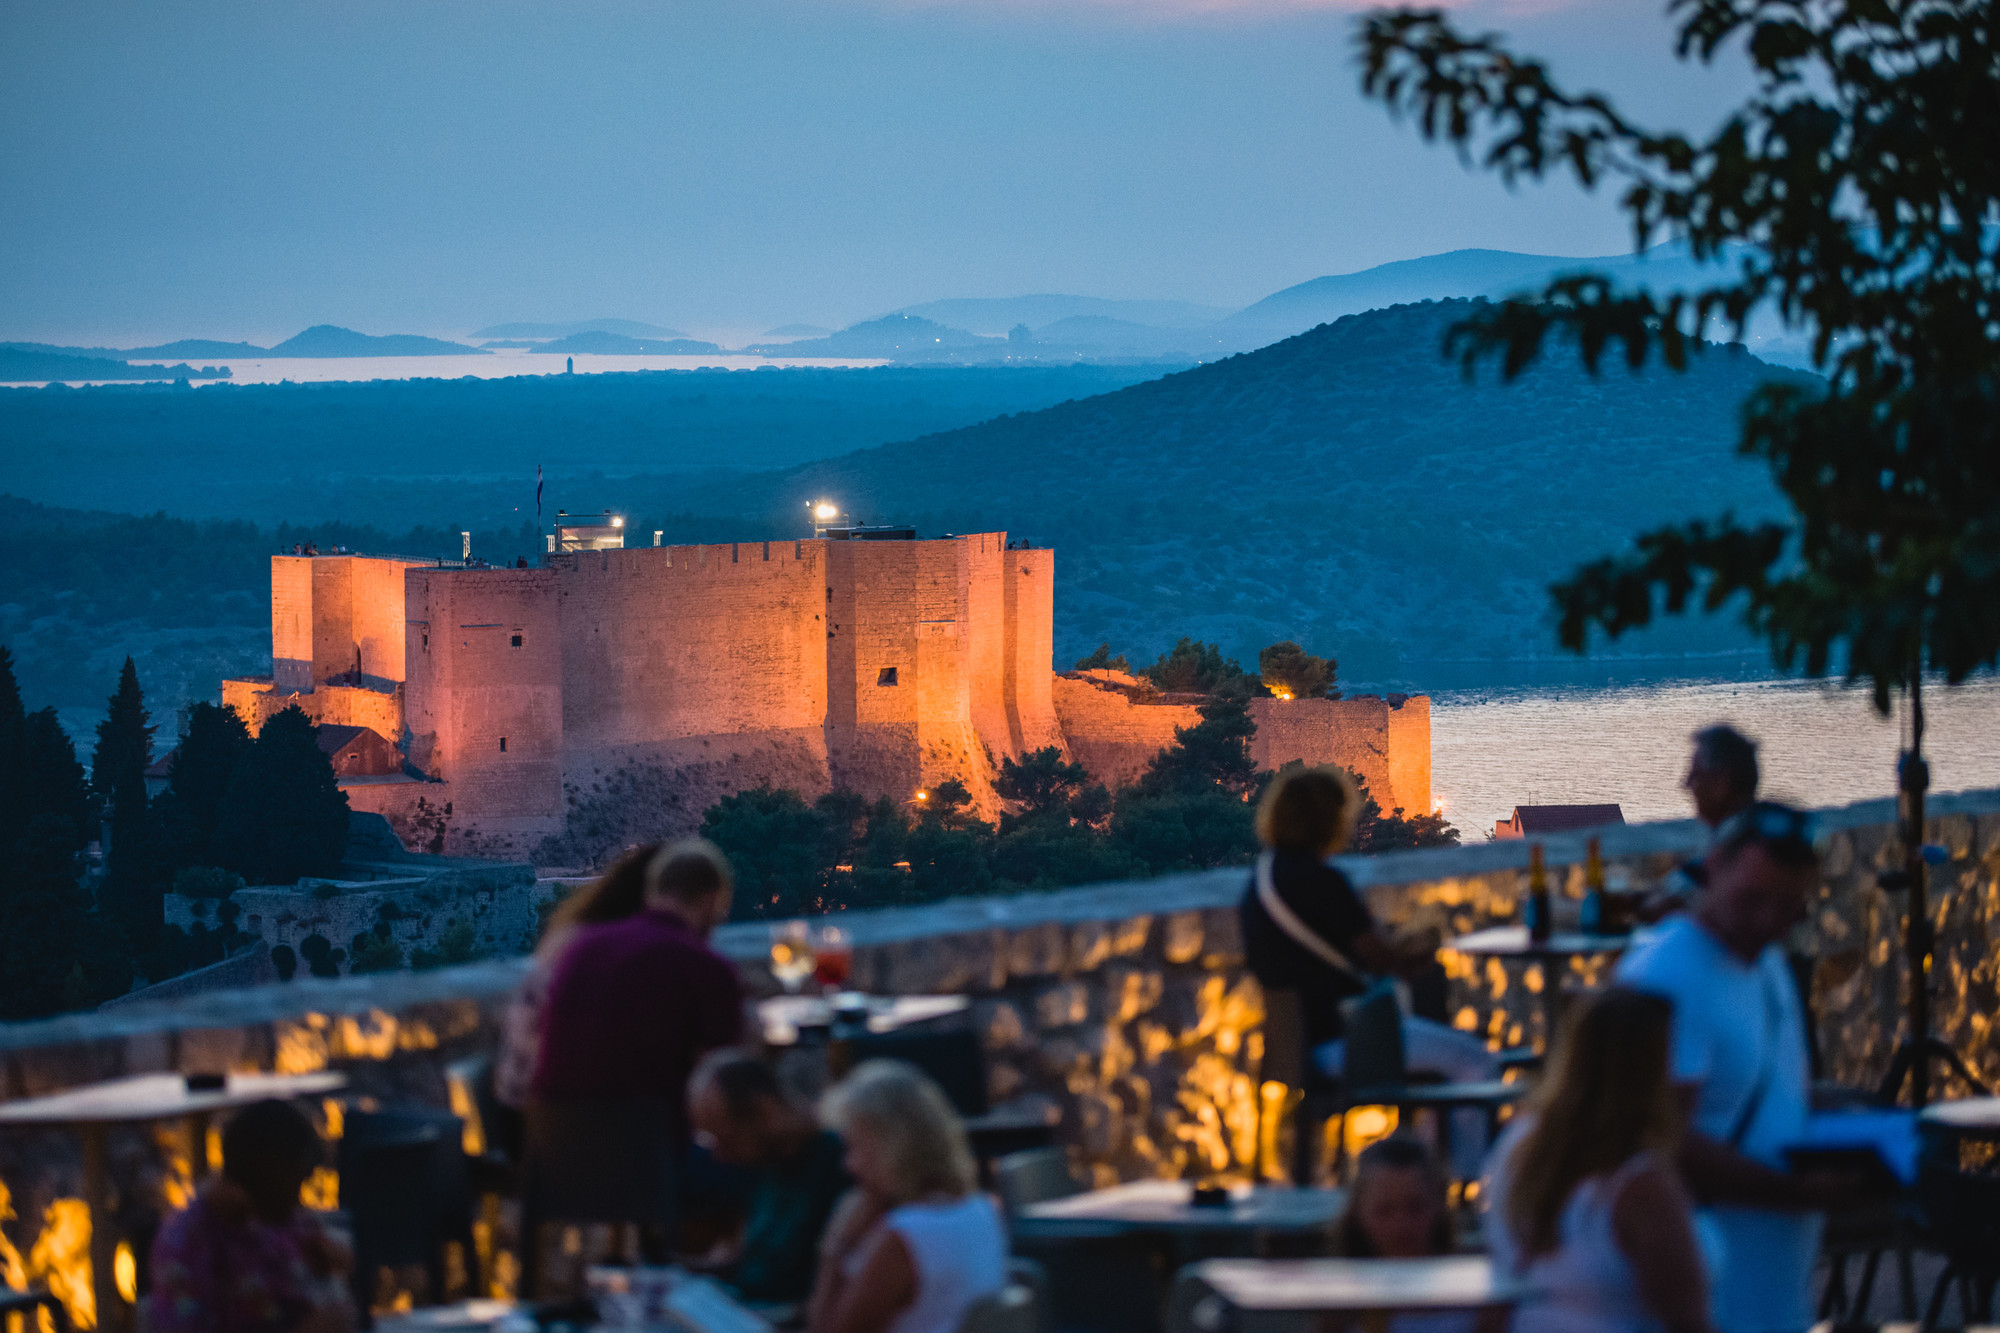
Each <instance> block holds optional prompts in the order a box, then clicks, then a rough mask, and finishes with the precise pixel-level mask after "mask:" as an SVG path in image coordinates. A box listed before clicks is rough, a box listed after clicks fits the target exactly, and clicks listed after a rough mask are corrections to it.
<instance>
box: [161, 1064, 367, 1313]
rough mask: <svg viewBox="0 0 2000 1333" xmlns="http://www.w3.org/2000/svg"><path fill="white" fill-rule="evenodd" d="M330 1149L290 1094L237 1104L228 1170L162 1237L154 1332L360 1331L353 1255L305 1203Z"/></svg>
mask: <svg viewBox="0 0 2000 1333" xmlns="http://www.w3.org/2000/svg"><path fill="white" fill-rule="evenodd" d="M325 1155H326V1148H325V1144H323V1143H322V1142H321V1141H320V1137H319V1133H318V1131H317V1130H315V1129H314V1128H313V1125H312V1122H311V1121H310V1120H308V1119H306V1117H305V1114H304V1113H303V1112H301V1111H300V1110H299V1109H298V1108H297V1107H296V1106H293V1105H291V1104H290V1103H289V1102H279V1101H266V1102H257V1103H255V1104H253V1105H250V1106H246V1107H244V1108H243V1109H242V1110H241V1111H238V1112H237V1113H236V1115H235V1117H234V1118H233V1119H231V1120H230V1122H229V1124H228V1125H227V1126H226V1127H225V1128H224V1129H223V1131H222V1175H221V1176H220V1178H218V1179H217V1180H215V1181H213V1182H212V1183H210V1184H209V1185H208V1186H206V1187H205V1188H204V1189H203V1190H202V1191H201V1192H200V1193H199V1194H197V1195H196V1196H195V1199H194V1202H193V1203H191V1204H189V1205H188V1206H187V1207H186V1208H184V1209H182V1210H181V1211H180V1212H178V1213H175V1214H174V1215H172V1216H171V1217H169V1218H168V1219H167V1220H166V1222H165V1224H164V1225H163V1226H162V1227H161V1229H160V1234H159V1237H158V1238H157V1239H156V1240H155V1241H154V1242H153V1262H152V1288H151V1290H150V1291H149V1292H148V1293H147V1294H146V1297H145V1303H144V1315H145V1323H144V1327H145V1328H146V1329H147V1330H148V1333H351V1330H352V1329H353V1328H354V1324H355V1317H354V1305H353V1302H352V1300H351V1298H350V1297H349V1295H348V1290H347V1284H346V1282H345V1280H344V1276H345V1274H346V1272H347V1270H348V1269H349V1268H350V1267H351V1266H352V1263H353V1259H352V1256H351V1255H350V1254H349V1253H348V1252H347V1249H346V1247H345V1246H343V1245H341V1244H340V1243H339V1242H338V1241H335V1240H334V1239H333V1238H331V1237H330V1236H328V1235H327V1234H326V1232H325V1231H324V1230H323V1229H321V1227H320V1224H319V1219H318V1218H316V1217H315V1216H313V1214H312V1213H310V1212H308V1211H306V1210H305V1209H304V1208H302V1207H300V1205H299V1190H300V1188H301V1187H302V1186H303V1185H304V1184H305V1182H306V1181H307V1180H308V1179H310V1178H311V1176H312V1173H313V1169H314V1168H315V1167H318V1166H320V1165H321V1164H322V1163H323V1162H324V1160H325Z"/></svg>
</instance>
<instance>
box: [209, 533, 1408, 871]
mask: <svg viewBox="0 0 2000 1333" xmlns="http://www.w3.org/2000/svg"><path fill="white" fill-rule="evenodd" d="M623 537H624V531H623V527H622V523H621V522H620V521H617V520H613V519H610V518H609V517H608V516H607V518H606V520H604V521H603V522H600V523H597V524H594V525H590V526H582V525H574V524H568V525H565V524H559V525H558V528H557V533H556V535H555V536H553V537H551V538H550V541H549V545H550V548H551V549H550V551H549V553H548V554H547V555H545V556H544V557H543V558H542V562H541V563H540V564H539V565H537V566H535V567H516V568H492V567H483V566H480V565H478V564H477V563H476V562H472V561H462V562H457V563H446V562H440V561H435V560H429V561H419V560H412V559H403V558H397V557H393V556H362V555H344V554H343V555H279V556H274V557H272V560H271V657H272V674H271V675H270V676H268V677H253V678H241V679H235V680H228V681H224V682H223V702H224V703H225V704H228V705H230V706H232V707H234V708H235V709H236V710H237V711H238V712H239V713H241V714H242V715H243V716H244V718H245V720H246V721H247V722H248V723H249V724H250V725H251V726H252V728H253V729H254V728H255V727H257V726H259V725H261V723H262V720H263V719H264V718H265V717H268V716H269V715H270V714H271V713H273V712H276V711H277V710H279V709H282V708H284V707H285V706H286V705H288V704H297V705H299V706H300V707H301V708H303V709H304V710H305V711H306V712H307V713H308V714H309V715H311V716H312V717H313V718H314V719H315V720H317V721H319V722H322V723H334V724H341V725H347V726H358V727H367V728H369V729H371V730H373V731H376V732H378V733H380V734H381V735H382V736H383V737H385V738H386V739H388V740H389V741H391V742H393V743H394V745H395V747H396V750H397V751H399V752H400V761H399V763H398V766H397V771H391V772H375V773H343V774H342V775H341V786H342V788H343V789H344V790H346V792H347V794H348V799H349V801H350V802H351V804H352V805H353V807H354V808H355V809H358V810H373V811H377V812H379V813H381V814H383V815H385V816H387V817H388V819H389V821H390V823H391V824H392V825H394V826H395V827H396V829H397V831H398V832H399V833H401V834H402V835H403V837H404V838H405V839H406V841H409V842H411V843H412V844H413V845H417V844H428V845H430V846H432V847H434V848H435V849H437V850H451V851H455V852H457V851H463V852H471V853H480V854H508V855H516V856H519V855H536V854H537V849H538V848H539V849H541V854H542V855H543V857H544V859H546V857H547V856H548V855H549V854H550V852H549V849H550V847H551V846H553V845H554V844H551V843H549V842H548V841H546V840H549V839H556V838H560V837H562V835H564V834H565V832H566V831H569V830H570V828H571V825H572V824H574V823H578V822H588V823H590V824H591V825H592V826H593V829H594V831H595V832H594V840H595V842H596V843H598V844H603V843H604V842H605V841H606V840H607V838H608V839H610V840H611V841H612V842H613V843H615V844H616V845H623V842H621V841H619V839H620V838H621V837H622V838H623V841H639V840H641V839H642V838H646V837H657V836H662V835H670V834H676V833H686V832H690V831H692V829H693V828H695V827H696V826H698V824H699V822H700V818H701V812H702V811H703V810H704V809H706V808H707V807H708V806H709V805H711V804H713V802H714V801H715V800H717V799H719V798H720V797H722V796H724V795H728V794H730V793H732V792H736V791H741V790H744V789H747V788H750V787H755V786H758V785H760V784H764V783H768V784H770V785H772V786H774V787H788V788H792V789H794V790H797V791H799V792H800V793H802V794H803V795H805V796H806V797H807V799H811V798H812V797H813V796H814V795H816V794H818V793H822V792H825V791H827V790H828V789H830V788H834V787H845V788H849V789H852V790H855V791H858V792H860V793H862V794H863V795H865V796H868V797H870V798H874V797H879V796H889V797H892V798H896V799H901V800H912V799H915V794H916V793H917V792H919V791H923V790H927V789H928V788H930V787H932V786H935V785H936V784H938V783H939V782H942V781H943V780H945V779H946V778H957V779H959V780H960V781H962V782H963V783H964V784H965V785H966V787H967V788H968V789H969V790H970V791H971V792H972V794H973V799H974V804H975V806H976V807H977V808H978V809H979V811H980V812H981V813H982V814H984V815H986V816H987V817H989V818H990V817H992V816H993V815H994V814H995V813H996V812H997V807H998V801H997V798H996V797H995V795H994V792H993V776H994V773H995V772H996V770H997V767H998V765H999V762H1000V760H1001V759H1002V758H1016V759H1018V758H1019V757H1021V756H1022V755H1023V754H1025V753H1027V752H1028V751H1031V750H1035V749H1039V748H1042V747H1045V746H1055V747H1057V748H1058V749H1060V750H1062V752H1063V753H1064V754H1065V755H1068V756H1070V757H1073V758H1075V759H1077V760H1078V761H1080V762H1082V763H1083V764H1084V765H1085V766H1086V767H1087V768H1089V769H1090V770H1091V772H1092V774H1093V775H1094V776H1096V777H1098V778H1100V779H1102V780H1104V781H1106V782H1109V783H1111V784H1113V785H1117V784H1118V783H1120V782H1121V781H1129V780H1130V779H1131V778H1132V777H1133V776H1135V775H1136V774H1137V773H1138V772H1139V771H1141V770H1143V768H1144V766H1145V763H1146V761H1147V760H1149V759H1150V757H1151V756H1152V754H1154V753H1157V752H1158V750H1159V749H1160V748H1161V747H1162V746H1164V745H1167V744H1171V743H1172V741H1173V731H1174V728H1175V727H1177V726H1188V725H1192V724H1193V723H1194V722H1195V721H1197V720H1198V717H1197V715H1196V711H1195V707H1194V705H1192V704H1190V703H1186V702H1152V701H1149V700H1148V699H1147V698H1146V696H1145V695H1144V693H1143V692H1142V691H1137V690H1133V689H1131V688H1130V687H1129V686H1127V685H1126V683H1125V682H1123V681H1121V680H1118V679H1115V678H1110V677H1107V676H1106V675H1105V674H1104V673H1097V678H1095V679H1092V678H1089V677H1084V676H1078V675H1074V674H1072V675H1068V676H1060V677H1059V676H1057V675H1056V674H1055V673H1054V672H1053V671H1052V670H1051V657H1052V654H1053V611H1054V581H1055V553H1054V552H1053V551H1052V550H1049V549H1046V548H1040V549H1029V548H1027V547H1026V545H1025V544H1024V543H1014V542H1010V541H1009V540H1008V538H1007V534H1006V533H1004V532H985V533H974V534H970V535H961V536H949V537H941V538H936V539H919V538H918V537H917V536H916V534H915V533H914V532H912V531H911V530H909V529H906V528H865V527H833V528H823V529H821V530H820V535H818V536H815V537H813V538H806V539H797V540H778V541H755V542H732V543H726V544H718V545H706V546H673V545H655V546H650V547H635V548H626V547H625V546H624V544H623ZM657 540H658V536H657V535H656V537H655V541H657ZM1252 712H1253V716H1254V717H1256V719H1257V721H1258V728H1259V732H1258V741H1257V744H1256V747H1255V748H1256V751H1257V758H1258V761H1259V762H1260V763H1262V764H1265V765H1268V766H1275V765H1276V764H1278V763H1282V762H1284V761H1285V760H1287V759H1292V758H1299V759H1305V760H1306V761H1308V762H1313V763H1323V762H1340V763H1344V764H1346V765H1347V766H1348V767H1350V768H1353V769H1355V770H1356V771H1357V772H1360V773H1361V774H1362V776H1363V777H1364V778H1366V779H1367V780H1368V782H1369V785H1370V788H1371V790H1373V791H1374V792H1375V793H1376V796H1377V799H1378V800H1379V801H1380V802H1381V804H1382V805H1383V807H1384V808H1385V809H1387V808H1390V807H1391V806H1402V807H1404V808H1406V809H1409V810H1412V811H1416V810H1428V809H1429V808H1430V709H1429V700H1428V699H1424V698H1422V697H1421V696H1417V697H1411V698H1408V699H1404V698H1402V697H1399V696H1391V697H1390V699H1388V700H1382V699H1376V698H1370V697H1364V698H1362V699H1356V700H1341V701H1327V700H1319V701H1305V700H1301V701H1296V702H1287V701H1280V700H1275V699H1261V700H1258V701H1256V702H1255V703H1254V704H1253V705H1252ZM556 855H560V853H556Z"/></svg>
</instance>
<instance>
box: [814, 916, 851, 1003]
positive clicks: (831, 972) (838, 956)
mask: <svg viewBox="0 0 2000 1333" xmlns="http://www.w3.org/2000/svg"><path fill="white" fill-rule="evenodd" d="M813 934H814V939H813V946H812V947H813V957H814V958H815V959H816V960H817V965H816V966H815V967H814V968H813V979H814V980H815V981H817V982H819V984H820V985H821V986H822V987H823V988H824V989H826V990H829V991H837V990H839V989H841V988H842V987H843V986H845V985H846V984H847V977H848V973H849V972H850V971H851V970H852V968H853V966H854V941H853V937H852V936H850V935H849V934H848V933H847V931H846V929H845V928H843V927H841V926H821V927H820V928H819V929H818V930H816V931H814V932H813Z"/></svg>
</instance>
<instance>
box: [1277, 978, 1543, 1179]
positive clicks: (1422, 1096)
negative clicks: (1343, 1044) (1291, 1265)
mask: <svg viewBox="0 0 2000 1333" xmlns="http://www.w3.org/2000/svg"><path fill="white" fill-rule="evenodd" d="M1341 1013H1342V1015H1343V1018H1344V1020H1345V1025H1346V1033H1347V1038H1346V1040H1347V1054H1346V1060H1345V1062H1344V1069H1343V1073H1342V1076H1341V1077H1340V1078H1339V1079H1338V1080H1335V1079H1329V1078H1327V1077H1326V1076H1325V1075H1323V1074H1321V1073H1320V1072H1319V1071H1318V1070H1317V1069H1316V1068H1315V1067H1314V1065H1313V1062H1312V1059H1311V1052H1310V1051H1308V1050H1307V1049H1306V1040H1305V1012H1304V1007H1303V1005H1302V1003H1301V1001H1300V998H1299V995H1298V993H1297V992H1296V991H1283V990H1273V991H1268V992H1266V993H1265V996H1264V1077H1265V1078H1266V1079H1271V1080H1275V1081H1277V1082H1280V1083H1284V1084H1287V1085H1288V1086H1290V1087H1292V1088H1294V1089H1297V1090H1298V1091H1300V1092H1301V1093H1303V1094H1304V1096H1303V1100H1302V1101H1301V1103H1300V1105H1299V1108H1298V1111H1297V1113H1296V1119H1295V1124H1296V1126H1297V1131H1296V1133H1295V1134H1294V1136H1293V1144H1292V1180H1293V1183H1294V1184H1299V1185H1304V1184H1309V1183H1311V1180H1312V1175H1313V1170H1312V1167H1313V1145H1314V1144H1315V1143H1316V1142H1317V1141H1318V1139H1319V1138H1320V1137H1321V1135H1322V1133H1323V1128H1322V1127H1323V1126H1324V1124H1325V1123H1326V1121H1328V1120H1331V1119H1336V1118H1338V1119H1342V1120H1344V1119H1345V1117H1346V1114H1347V1112H1348V1111H1350V1110H1352V1109H1353V1108H1355V1107H1357V1106H1393V1107H1395V1108H1396V1109H1397V1111H1398V1112H1399V1113H1401V1112H1407V1111H1412V1110H1420V1109H1430V1110H1436V1111H1440V1112H1443V1111H1450V1110H1453V1109H1455V1108H1458V1107H1477V1108H1479V1109H1482V1110H1484V1111H1485V1112H1486V1113H1487V1118H1488V1121H1489V1126H1490V1122H1491V1121H1493V1120H1494V1119H1496V1118H1497V1117H1498V1115H1499V1111H1500V1108H1501V1107H1502V1106H1506V1105H1508V1104H1509V1103H1511V1102H1514V1101H1517V1100H1519V1098H1520V1097H1521V1096H1522V1094H1523V1093H1524V1092H1525V1091H1526V1088H1525V1087H1524V1086H1523V1085H1521V1084H1518V1083H1502V1082H1498V1081H1495V1082H1490V1083H1487V1082H1482V1083H1436V1082H1413V1081H1411V1079H1410V1076H1409V1072H1408V1069H1407V1068H1406V1065H1405V1058H1404V1051H1403V1012H1402V1007H1401V1005H1400V1004H1399V1003H1398V1002H1397V999H1396V993H1395V990H1394V988H1393V987H1391V986H1387V985H1378V986H1376V987H1374V988H1373V989H1371V990H1369V991H1367V992H1366V993H1364V994H1362V995H1360V996H1357V997H1356V998H1355V999H1353V1000H1350V1001H1348V1002H1347V1003H1346V1004H1345V1005H1343V1006H1342V1007H1341ZM1441 1120H1442V1122H1443V1123H1444V1124H1445V1125H1446V1126H1447V1129H1446V1133H1447V1134H1448V1133H1449V1128H1448V1127H1449V1124H1450V1121H1449V1118H1448V1117H1441Z"/></svg>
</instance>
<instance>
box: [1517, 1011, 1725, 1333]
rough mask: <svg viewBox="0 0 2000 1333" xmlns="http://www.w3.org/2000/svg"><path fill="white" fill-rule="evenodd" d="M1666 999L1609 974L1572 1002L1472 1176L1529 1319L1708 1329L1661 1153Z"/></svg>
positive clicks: (1674, 1330) (1697, 1264)
mask: <svg viewBox="0 0 2000 1333" xmlns="http://www.w3.org/2000/svg"><path fill="white" fill-rule="evenodd" d="M1672 1022H1673V1004H1672V1002H1671V1001H1669V1000H1667V999H1666V998H1665V997H1663V996H1659V995H1650V994H1646V993H1644V992H1641V991H1635V990H1627V989H1624V988H1622V987H1614V988H1612V989H1610V990H1606V991H1603V992H1600V993H1599V994H1597V995H1595V996H1593V997H1591V998H1590V999H1589V1000H1587V1001H1585V1002H1584V1004H1583V1005H1582V1007H1581V1008H1580V1009H1579V1010H1578V1011H1577V1012H1576V1014H1575V1015H1574V1016H1573V1018H1572V1021H1571V1022H1570V1023H1569V1025H1568V1028H1567V1030H1566V1031H1565V1033H1564V1035H1563V1038H1562V1040H1561V1041H1560V1042H1559V1043H1558V1044H1557V1047H1556V1050H1555V1055H1554V1058H1553V1060H1552V1062H1551V1064H1550V1067H1549V1070H1548V1073H1547V1075H1546V1076H1545V1077H1544V1078H1543V1080H1542V1083H1541V1086H1540V1087H1539V1088H1537V1089H1536V1092H1535V1097H1534V1100H1533V1102H1532V1103H1531V1104H1530V1106H1529V1108H1528V1109H1527V1110H1526V1111H1525V1112H1524V1113H1523V1114H1521V1115H1519V1116H1516V1117H1515V1119H1514V1123H1513V1124H1512V1125H1510V1126H1509V1127H1508V1130H1507V1132H1506V1133H1505V1134H1504V1135H1502V1136H1501V1140H1500V1143H1499V1146H1498V1147H1497V1148H1496V1149H1495V1151H1494V1154H1493V1163H1492V1167H1491V1170H1490V1173H1489V1175H1488V1178H1487V1181H1486V1186H1485V1190H1484V1192H1483V1193H1484V1202H1485V1206H1486V1209H1487V1214H1488V1225H1487V1231H1488V1234H1489V1238H1490V1240H1491V1244H1492V1249H1493V1259H1494V1263H1495V1266H1496V1267H1498V1268H1500V1269H1501V1270H1502V1271H1504V1272H1508V1273H1511V1274H1513V1275H1514V1276H1516V1277H1519V1278H1520V1279H1521V1280H1522V1281H1523V1282H1524V1283H1526V1285H1527V1286H1528V1288H1529V1290H1530V1292H1531V1295H1530V1296H1529V1298H1528V1299H1527V1300H1526V1301H1525V1302H1524V1303H1523V1304H1522V1305H1521V1306H1520V1309H1519V1314H1518V1316H1517V1318H1518V1321H1519V1326H1520V1327H1522V1328H1532V1329H1535V1330H1536V1331H1537V1333H1654V1331H1655V1330H1665V1333H1712V1330H1713V1325H1712V1324H1711V1323H1710V1321H1709V1314H1708V1273H1707V1270H1706V1267H1705V1265H1704V1263H1703V1257H1702V1249H1701V1246H1700V1244H1699V1243H1698V1241H1697V1238H1696V1232H1695V1223H1694V1212H1693V1206H1692V1204H1691V1203H1690V1202H1689V1199H1688V1193H1687V1190H1686V1189H1685V1187H1684V1186H1683V1185H1682V1183H1681V1179H1680V1175H1679V1172H1678V1170H1677V1169H1676V1167H1675V1165H1674V1156H1675V1153H1676V1151H1677V1150H1678V1148H1679V1146H1680V1138H1681V1123H1682V1116H1681V1111H1680V1104H1679V1102H1678V1101H1677V1100H1676V1098H1675V1095H1674V1089H1673V1084H1672V1081H1671V1079H1670V1076H1669V1073H1668V1062H1667V1052H1668V1041H1669V1034H1670V1030H1671V1026H1672Z"/></svg>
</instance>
